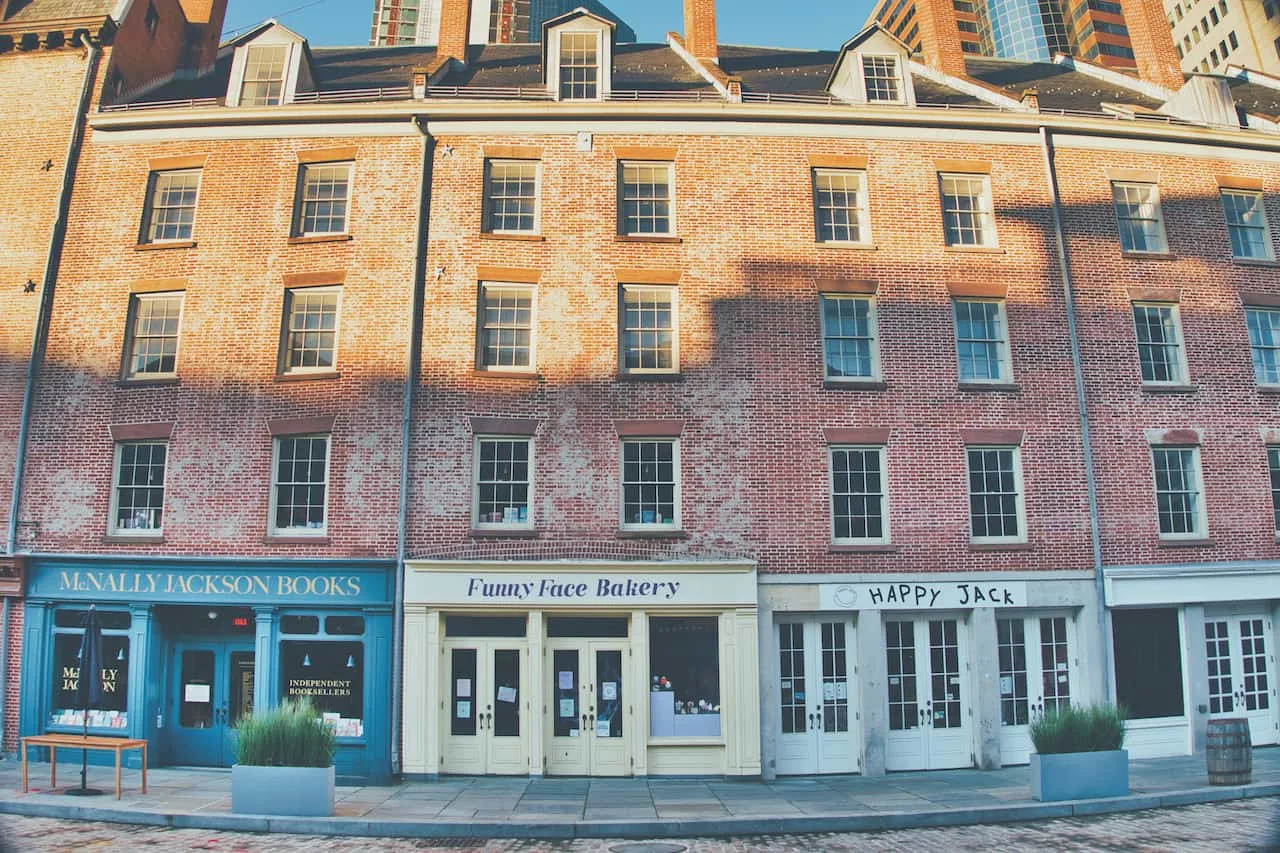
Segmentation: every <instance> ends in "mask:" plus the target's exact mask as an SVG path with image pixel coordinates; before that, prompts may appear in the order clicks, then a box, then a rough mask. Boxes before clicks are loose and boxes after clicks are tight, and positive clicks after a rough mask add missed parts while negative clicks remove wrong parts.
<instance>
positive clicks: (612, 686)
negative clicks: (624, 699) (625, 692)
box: [600, 681, 618, 702]
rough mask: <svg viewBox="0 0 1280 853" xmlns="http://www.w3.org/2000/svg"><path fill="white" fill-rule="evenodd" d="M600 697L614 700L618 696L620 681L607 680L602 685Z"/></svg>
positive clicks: (608, 700) (610, 700) (609, 700)
mask: <svg viewBox="0 0 1280 853" xmlns="http://www.w3.org/2000/svg"><path fill="white" fill-rule="evenodd" d="M600 698H601V699H603V700H604V701H606V702H612V701H613V700H614V699H617V698H618V682H616V681H606V682H604V683H603V684H601V685H600Z"/></svg>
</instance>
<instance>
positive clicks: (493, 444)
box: [472, 437, 533, 528]
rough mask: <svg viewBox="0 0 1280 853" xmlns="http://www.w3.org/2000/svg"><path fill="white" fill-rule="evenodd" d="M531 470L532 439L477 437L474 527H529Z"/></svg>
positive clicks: (530, 522)
mask: <svg viewBox="0 0 1280 853" xmlns="http://www.w3.org/2000/svg"><path fill="white" fill-rule="evenodd" d="M532 469H533V441H532V440H531V439H529V438H526V437H513V438H506V437H479V438H477V439H476V444H475V503H474V505H473V515H472V522H473V523H474V525H475V526H476V527H478V528H495V527H530V526H532V524H533V519H532V516H531V515H530V509H531V507H532V501H531V497H532V495H531V491H532V484H533V474H532Z"/></svg>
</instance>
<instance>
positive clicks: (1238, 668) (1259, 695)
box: [1204, 614, 1280, 746]
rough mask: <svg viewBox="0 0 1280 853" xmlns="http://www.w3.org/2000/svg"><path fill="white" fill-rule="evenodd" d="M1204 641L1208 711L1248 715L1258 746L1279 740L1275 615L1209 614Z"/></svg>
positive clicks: (1215, 714)
mask: <svg viewBox="0 0 1280 853" xmlns="http://www.w3.org/2000/svg"><path fill="white" fill-rule="evenodd" d="M1204 640H1205V657H1206V665H1207V667H1208V674H1209V716H1211V717H1245V718H1247V719H1248V720H1249V733H1250V736H1251V738H1252V740H1253V745H1254V746H1260V745H1263V744H1271V743H1276V742H1277V740H1280V738H1278V737H1277V721H1276V687H1275V676H1274V673H1273V670H1274V669H1275V653H1274V652H1273V651H1272V637H1271V619H1270V618H1269V617H1267V616H1265V615H1260V614H1244V615H1239V614H1236V615H1231V616H1209V617H1207V618H1206V619H1205V623H1204Z"/></svg>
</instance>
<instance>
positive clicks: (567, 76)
mask: <svg viewBox="0 0 1280 853" xmlns="http://www.w3.org/2000/svg"><path fill="white" fill-rule="evenodd" d="M599 80H600V35H599V33H563V34H562V35H561V36H560V100H562V101H594V100H595V99H596V98H597V97H598V96H599V94H598V93H599Z"/></svg>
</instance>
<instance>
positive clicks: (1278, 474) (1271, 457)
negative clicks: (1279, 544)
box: [1267, 447, 1280, 534]
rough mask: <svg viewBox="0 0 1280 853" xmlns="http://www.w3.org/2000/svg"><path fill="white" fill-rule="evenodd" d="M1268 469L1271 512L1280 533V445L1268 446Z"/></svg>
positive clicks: (1277, 531)
mask: <svg viewBox="0 0 1280 853" xmlns="http://www.w3.org/2000/svg"><path fill="white" fill-rule="evenodd" d="M1267 471H1268V472H1269V473H1270V475H1271V514H1272V516H1273V518H1274V522H1275V529H1276V533H1277V534H1280V447H1268V448H1267Z"/></svg>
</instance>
